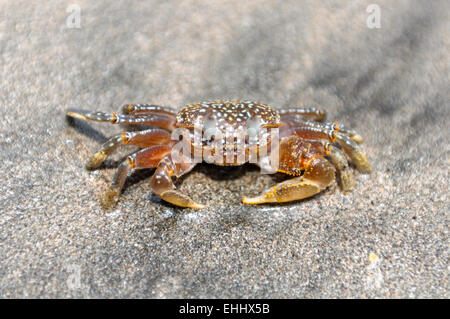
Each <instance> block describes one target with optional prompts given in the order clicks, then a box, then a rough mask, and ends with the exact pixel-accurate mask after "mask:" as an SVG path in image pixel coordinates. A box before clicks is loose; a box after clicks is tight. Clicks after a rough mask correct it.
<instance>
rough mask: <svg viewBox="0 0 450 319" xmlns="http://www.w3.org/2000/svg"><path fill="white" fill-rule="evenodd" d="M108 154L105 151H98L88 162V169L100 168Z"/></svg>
mask: <svg viewBox="0 0 450 319" xmlns="http://www.w3.org/2000/svg"><path fill="white" fill-rule="evenodd" d="M106 157H107V154H105V152H101V151H100V152H97V153H95V154H94V155H92V156H91V158H90V159H89V161H88V162H87V163H86V169H87V170H93V169H96V168H98V167H99V166H100V165H102V163H103V162H104V161H105V159H106Z"/></svg>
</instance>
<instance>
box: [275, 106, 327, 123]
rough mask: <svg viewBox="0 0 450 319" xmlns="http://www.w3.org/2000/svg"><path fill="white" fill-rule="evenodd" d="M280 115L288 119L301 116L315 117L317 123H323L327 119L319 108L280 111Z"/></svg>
mask: <svg viewBox="0 0 450 319" xmlns="http://www.w3.org/2000/svg"><path fill="white" fill-rule="evenodd" d="M279 113H280V115H281V116H282V117H283V116H284V117H288V118H292V117H293V116H294V117H297V116H299V117H302V118H303V117H313V118H314V119H315V120H316V121H323V120H324V119H325V112H324V111H322V110H321V109H320V108H318V107H307V108H293V109H285V110H280V111H279Z"/></svg>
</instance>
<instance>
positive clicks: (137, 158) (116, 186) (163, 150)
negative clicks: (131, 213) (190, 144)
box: [103, 145, 172, 208]
mask: <svg viewBox="0 0 450 319" xmlns="http://www.w3.org/2000/svg"><path fill="white" fill-rule="evenodd" d="M171 149H172V147H171V146H169V145H155V146H151V147H148V148H145V149H142V150H140V151H138V152H136V153H134V154H132V155H130V156H128V157H127V158H126V159H125V161H123V162H122V164H120V165H119V167H118V169H117V171H116V174H115V175H114V178H113V182H112V184H111V186H110V188H109V189H108V190H107V191H106V194H105V197H104V200H103V205H104V206H105V207H107V208H109V207H113V206H114V205H115V204H116V203H117V200H118V199H119V195H120V192H121V190H122V188H123V185H124V184H125V180H126V178H127V176H128V174H129V173H130V171H131V170H132V169H143V168H154V167H156V166H157V165H158V163H159V162H160V161H161V159H162V158H163V157H164V156H165V155H166V154H168V153H169V152H170V151H171Z"/></svg>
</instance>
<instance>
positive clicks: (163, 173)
mask: <svg viewBox="0 0 450 319" xmlns="http://www.w3.org/2000/svg"><path fill="white" fill-rule="evenodd" d="M194 166H195V163H194V162H193V161H191V160H190V159H189V158H186V157H180V159H179V160H178V161H175V160H174V159H173V157H172V154H167V155H166V156H165V157H164V158H163V159H162V160H161V162H160V163H159V164H158V167H157V168H156V171H155V174H153V176H152V179H151V180H150V185H151V188H152V191H153V193H154V194H155V195H157V196H159V197H160V198H162V199H163V200H165V201H166V202H169V203H171V204H173V205H176V206H181V207H189V208H197V209H201V208H204V207H205V206H204V205H201V204H198V203H196V202H195V201H193V200H192V199H191V198H190V197H189V196H187V195H185V194H183V193H180V192H179V191H177V190H176V188H175V185H174V184H173V182H172V176H175V177H180V176H181V175H183V174H186V173H187V172H189V171H191V170H192V169H193V168H194Z"/></svg>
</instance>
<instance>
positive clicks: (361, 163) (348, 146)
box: [336, 133, 372, 174]
mask: <svg viewBox="0 0 450 319" xmlns="http://www.w3.org/2000/svg"><path fill="white" fill-rule="evenodd" d="M336 135H337V142H338V144H339V145H340V146H341V147H342V148H343V149H344V151H345V153H346V154H347V155H348V156H349V157H350V159H351V160H352V162H353V163H354V164H355V166H356V168H357V169H358V171H360V172H361V173H365V174H368V173H370V172H371V171H372V167H371V166H370V163H369V161H368V160H367V157H366V154H364V152H363V151H362V149H361V147H359V145H358V144H356V143H355V142H354V141H353V140H352V139H351V138H349V137H348V136H345V135H343V134H341V133H337V134H336Z"/></svg>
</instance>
